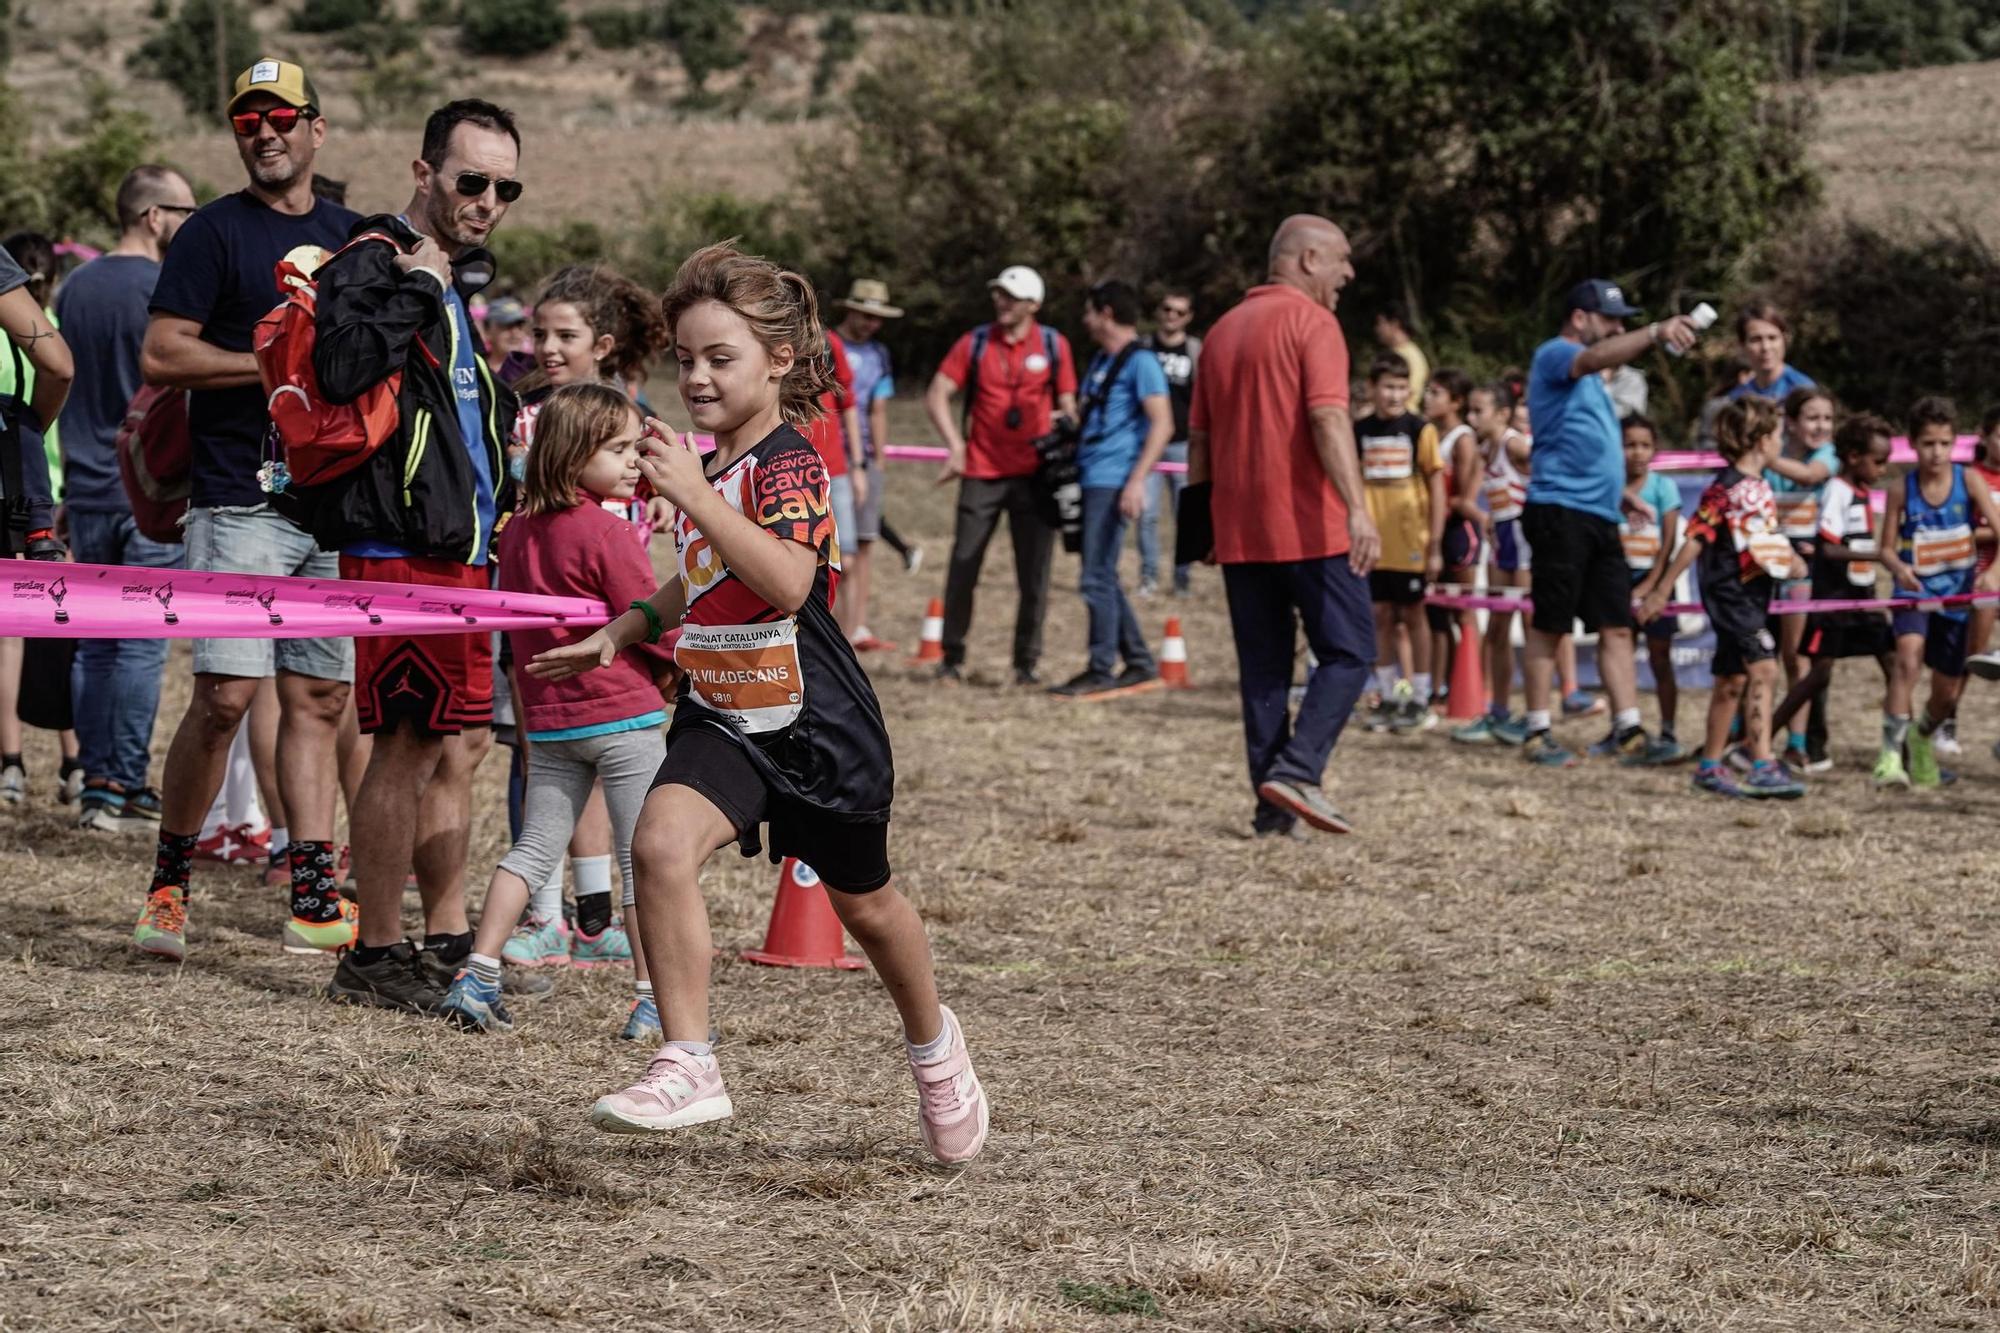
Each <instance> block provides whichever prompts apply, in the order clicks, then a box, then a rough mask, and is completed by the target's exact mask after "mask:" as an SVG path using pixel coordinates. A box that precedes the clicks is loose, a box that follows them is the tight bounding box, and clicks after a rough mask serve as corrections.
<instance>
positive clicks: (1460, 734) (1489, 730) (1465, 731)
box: [1451, 713, 1499, 745]
mask: <svg viewBox="0 0 2000 1333" xmlns="http://www.w3.org/2000/svg"><path fill="white" fill-rule="evenodd" d="M1495 721H1496V719H1495V718H1494V717H1493V715H1492V714H1490V713H1488V714H1486V715H1485V716H1483V717H1476V718H1474V719H1473V720H1472V721H1470V722H1468V723H1466V724H1465V725H1464V726H1462V727H1453V728H1452V729H1451V738H1452V739H1453V740H1454V741H1457V742H1458V743H1459V744H1460V745H1497V744H1499V742H1498V741H1496V740H1495V739H1494V738H1493V727H1494V724H1495Z"/></svg>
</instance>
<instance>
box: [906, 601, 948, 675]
mask: <svg viewBox="0 0 2000 1333" xmlns="http://www.w3.org/2000/svg"><path fill="white" fill-rule="evenodd" d="M910 660H911V661H912V662H942V661H944V603H943V602H941V601H939V600H938V599H937V598H935V597H933V598H931V604H930V605H929V606H927V607H925V608H924V629H923V634H922V636H921V637H920V638H919V640H918V642H917V655H916V656H915V657H913V658H911V659H910Z"/></svg>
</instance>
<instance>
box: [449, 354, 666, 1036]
mask: <svg viewBox="0 0 2000 1333" xmlns="http://www.w3.org/2000/svg"><path fill="white" fill-rule="evenodd" d="M640 431H641V426H640V420H639V413H638V410H637V409H636V408H634V407H633V406H632V403H631V400H629V399H628V398H626V396H625V393H624V390H623V389H620V388H614V387H613V386H611V385H608V384H595V383H584V384H571V385H567V386H565V387H563V388H560V389H557V390H556V391H555V392H553V393H551V394H549V395H547V396H546V397H545V398H544V399H543V401H542V412H541V420H540V422H539V423H538V426H537V431H536V434H537V436H538V438H537V440H536V442H535V448H534V450H533V452H532V453H530V454H529V455H528V471H527V478H526V481H525V483H524V485H523V487H522V498H521V505H520V508H519V509H518V510H517V511H516V512H515V514H514V517H513V519H512V520H511V521H509V522H508V524H507V526H506V527H505V528H503V529H502V530H501V533H500V586H501V587H502V588H504V589H516V590H519V591H522V592H536V593H548V594H553V595H556V596H562V597H588V598H591V599H593V600H597V601H603V602H609V603H610V604H611V605H613V606H624V605H627V604H628V603H630V602H631V600H632V599H633V598H634V597H645V596H649V595H651V593H652V591H653V586H654V584H653V570H652V565H651V563H650V562H649V561H648V560H647V559H646V553H645V550H644V549H643V548H641V547H640V545H639V544H638V543H637V542H635V541H633V540H632V525H631V524H630V523H628V522H626V521H625V520H624V519H622V518H619V517H618V516H617V515H615V514H613V513H611V512H609V511H608V510H607V509H606V508H605V502H607V501H626V500H630V499H631V498H632V494H633V492H634V491H635V490H637V489H638V485H639V449H638V444H639V436H640ZM508 637H509V639H511V640H512V643H513V649H514V657H515V660H516V661H527V660H529V659H531V658H532V657H533V656H534V655H535V654H536V653H538V652H540V651H542V650H544V649H548V648H554V647H555V646H556V645H557V644H559V643H560V642H561V641H562V640H563V639H564V638H565V637H567V635H566V632H565V631H563V630H561V629H535V630H514V631H511V632H510V633H509V635H508ZM672 670H673V659H672V657H671V656H670V655H669V653H668V652H667V650H665V649H663V648H657V647H648V646H646V645H643V644H635V645H633V646H632V647H630V648H629V649H628V650H626V651H625V652H623V653H620V654H618V655H617V657H616V658H615V660H613V661H611V662H607V663H606V669H605V670H604V671H602V672H599V673H597V674H595V675H591V676H588V677H578V678H575V679H568V680H551V679H544V678H540V677H537V676H534V675H532V674H531V675H527V676H524V677H523V679H522V681H521V693H520V696H519V698H517V699H516V700H515V707H516V709H517V710H518V713H519V717H520V722H519V726H520V729H521V731H522V732H523V734H525V735H526V736H527V738H528V740H529V741H530V742H532V746H531V748H530V750H529V757H528V780H527V791H526V794H525V797H524V799H523V802H522V817H521V834H520V836H519V837H518V838H517V839H515V842H514V846H513V849H512V850H511V851H509V852H508V853H507V855H506V856H505V857H503V858H502V859H501V862H500V865H499V868H498V869H496V870H495V871H494V872H493V882H492V883H491V884H490V885H489V886H488V887H487V890H486V905H485V908H484V909H483V910H482V912H481V913H480V918H479V934H478V936H477V938H476V939H474V941H473V944H472V954H471V957H470V958H469V959H468V960H467V962H466V965H465V967H464V968H463V969H461V970H460V972H459V973H458V975H457V977H455V978H454V979H453V980H452V983H451V989H450V990H449V991H447V992H446V993H445V997H444V1004H443V1006H442V1012H443V1014H444V1016H445V1017H446V1018H448V1019H450V1020H452V1021H453V1022H455V1023H457V1024H458V1025H459V1026H461V1027H466V1028H472V1029H475V1030H478V1031H488V1032H506V1031H510V1030H511V1029H512V1028H513V1026H514V1024H513V1018H512V1016H511V1015H509V1014H508V1012H507V1009H506V1006H505V1005H503V1004H502V1003H501V1000H500V963H501V958H502V950H503V948H504V947H505V946H506V944H507V943H508V936H509V934H510V933H511V932H512V931H513V928H514V923H515V922H517V921H519V920H520V919H521V913H522V910H523V909H525V908H526V907H527V906H528V896H529V888H530V886H531V885H541V884H545V883H547V882H548V879H549V875H550V873H551V872H552V871H555V870H556V869H557V868H558V867H559V866H560V864H561V861H562V851H563V846H564V844H565V843H567V842H569V840H570V835H571V833H572V831H573V830H574V829H575V828H576V827H577V821H578V819H579V818H580V817H581V816H582V814H583V809H584V804H585V802H586V801H588V800H590V798H591V794H592V791H593V789H594V788H595V787H596V786H597V784H599V783H600V782H601V783H602V784H603V792H604V800H605V802H606V804H607V805H608V807H609V810H610V817H611V833H612V837H613V839H614V841H615V843H616V846H617V849H618V860H619V867H620V869H621V870H622V872H623V873H624V876H625V893H624V898H625V910H626V912H627V913H630V912H631V911H632V903H633V892H632V888H633V883H634V881H633V878H632V829H633V826H634V825H635V824H637V822H638V819H639V808H640V806H641V805H643V804H644V803H645V800H646V793H647V791H648V790H649V789H650V787H651V785H652V779H653V774H654V773H655V772H656V771H657V770H658V769H659V766H660V761H661V759H662V758H664V757H665V755H666V744H665V742H664V741H663V740H662V739H661V735H660V727H661V725H662V724H663V723H665V722H666V720H667V715H666V710H665V707H664V700H663V699H662V698H661V697H660V687H659V684H658V683H656V682H657V681H659V680H661V679H664V678H666V677H667V676H669V675H670V674H671V672H672ZM585 906H586V904H585V903H584V901H583V899H582V898H581V897H579V899H578V904H577V912H578V930H579V932H580V933H581V932H582V930H583V925H584V923H583V920H582V917H583V913H584V910H585ZM604 910H605V912H606V914H607V915H608V913H609V904H608V902H607V903H606V904H605V905H604ZM628 921H629V917H628ZM608 928H609V926H608V923H607V925H606V926H602V927H599V928H598V933H599V934H602V933H603V932H604V931H605V930H607V929H608ZM633 961H634V963H635V964H636V965H637V971H638V993H637V995H636V996H635V997H634V999H633V1001H632V1011H631V1013H630V1015H629V1016H628V1018H627V1021H626V1031H625V1035H626V1036H627V1037H628V1038H637V1037H640V1036H642V1035H652V1036H657V1035H658V1033H659V1028H660V1020H659V1013H658V1010H657V1007H656V1005H655V1004H654V1000H653V988H652V984H651V983H650V982H649V981H648V979H647V975H646V968H645V959H644V957H643V955H638V954H636V951H635V956H634V959H633Z"/></svg>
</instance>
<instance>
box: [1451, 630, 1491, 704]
mask: <svg viewBox="0 0 2000 1333" xmlns="http://www.w3.org/2000/svg"><path fill="white" fill-rule="evenodd" d="M1485 647H1486V636H1485V635H1483V634H1481V633H1480V632H1479V613H1478V612H1476V611H1461V612H1459V613H1458V651H1456V652H1454V653H1453V654H1452V655H1451V699H1450V701H1449V702H1448V703H1447V704H1446V706H1445V716H1447V717H1449V718H1450V719H1451V720H1452V721H1454V722H1470V721H1473V720H1474V719H1476V718H1478V717H1480V716H1481V715H1483V714H1484V713H1485V712H1486V673H1485V672H1484V671H1483V670H1482V669H1481V668H1480V659H1481V658H1482V657H1484V656H1485Z"/></svg>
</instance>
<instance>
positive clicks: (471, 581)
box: [308, 98, 521, 1012]
mask: <svg viewBox="0 0 2000 1333" xmlns="http://www.w3.org/2000/svg"><path fill="white" fill-rule="evenodd" d="M520 157H521V136H520V133H519V132H518V131H517V130H516V129H515V127H514V118H513V116H512V115H511V114H510V113H508V112H507V111H505V110H503V109H502V108H500V107H497V106H495V105H493V104H492V103H491V102H484V101H479V100H477V99H470V98H468V99H465V100H462V101H457V102H452V103H450V104H449V105H447V106H444V107H442V108H440V109H439V110H437V111H434V112H432V113H431V116H430V119H429V121H428V122H427V123H426V124H425V126H424V140H423V149H422V152H421V153H420V155H419V156H418V157H417V159H416V161H415V162H413V163H412V164H411V170H412V173H413V175H414V177H415V181H416V189H415V191H414V193H413V194H412V196H411V198H410V203H409V207H408V208H406V209H405V210H404V211H403V212H402V213H401V214H400V215H389V214H385V215H382V216H379V217H373V218H370V219H368V221H367V222H365V223H363V224H362V227H361V231H363V232H373V231H380V232H383V233H386V234H387V235H389V236H391V237H393V238H394V239H395V241H396V245H394V246H389V245H384V244H380V243H374V244H366V245H357V246H355V247H353V248H352V249H350V250H348V251H346V252H345V253H343V254H341V255H339V256H338V257H336V258H335V259H333V260H332V261H331V262H329V263H328V264H327V265H326V267H325V268H323V269H322V270H320V274H319V280H318V287H319V310H318V316H317V331H318V338H317V341H316V343H315V346H314V353H313V368H314V370H315V371H316V372H317V373H318V376H319V384H320V389H321V391H322V392H323V393H325V394H326V396H327V397H328V398H329V399H330V400H332V401H333V402H336V403H338V402H348V401H351V400H353V399H354V398H357V397H359V396H360V395H361V394H362V393H363V392H364V391H365V390H367V389H368V388H370V387H371V386H373V385H375V384H379V383H381V382H382V381H383V380H385V379H387V378H388V377H389V376H391V375H394V374H400V375H401V376H402V381H401V388H400V390H399V391H398V394H397V399H396V405H397V409H398V425H397V431H396V434H395V435H394V436H392V437H391V438H390V439H389V440H388V441H387V442H386V443H384V444H383V445H382V447H381V449H380V450H378V451H377V452H376V453H375V455H374V456H373V457H372V458H370V459H369V460H368V461H367V462H366V463H363V464H362V465H361V466H360V467H359V468H356V469H355V470H354V471H353V472H350V473H348V474H347V475H346V476H344V477H340V478H338V479H337V480H335V481H332V482H330V483H328V484H327V485H325V486H320V487H315V488H313V490H312V491H311V492H309V493H308V500H309V506H310V509H311V518H310V520H309V521H310V523H311V526H312V529H313V534H314V536H316V537H317V538H318V539H319V541H320V544H321V545H323V546H326V547H329V548H338V549H339V551H340V553H341V555H340V572H341V575H342V577H344V578H350V579H370V580H376V581H385V582H392V583H406V584H421V585H423V586H426V587H434V588H436V589H438V594H437V595H438V598H439V600H440V601H446V602H448V601H450V600H451V597H452V594H453V592H454V591H457V590H464V589H479V588H485V587H487V586H489V575H488V570H487V555H488V551H489V550H490V548H491V544H492V540H493V530H494V528H495V526H496V525H497V523H498V521H499V518H500V510H501V501H502V498H503V497H502V496H501V494H500V491H501V488H502V485H503V483H504V482H505V481H506V477H507V468H506V463H505V457H506V455H505V448H506V440H505V436H504V433H503V432H504V431H505V430H506V429H507V428H508V427H510V426H511V425H512V424H513V420H514V416H515V413H516V411H517V410H518V402H517V400H516V399H515V397H514V393H513V391H512V390H511V389H509V388H507V387H506V386H505V385H503V384H501V383H500V382H499V381H498V380H497V379H496V378H495V377H494V375H493V372H492V367H491V366H490V365H489V364H488V362H487V359H486V347H485V343H484V340H483V339H482V338H481V337H480V335H479V330H478V327H477V325H475V324H474V323H473V321H472V319H471V317H470V315H469V313H468V306H469V303H470V301H471V298H472V297H473V296H474V295H475V294H476V293H477V292H479V291H480V290H481V289H482V288H484V287H485V285H486V284H487V283H488V282H490V281H491V280H492V277H493V256H492V254H491V252H489V251H488V250H486V249H485V248H484V247H485V244H486V241H487V238H488V237H490V236H491V235H492V234H493V229H494V228H495V227H497V226H498V225H499V224H500V220H501V219H502V218H503V217H505V216H506V214H507V207H508V205H509V204H511V203H513V202H514V201H515V200H516V199H518V198H520V196H521V182H520V181H519V180H518V179H517V178H516V175H515V173H516V170H517V168H518V167H519V164H520ZM355 686H356V688H355V696H354V701H355V712H356V714H357V715H358V717H359V719H360V723H361V730H362V732H363V733H364V734H366V735H368V736H370V737H372V738H373V741H372V752H371V754H370V755H369V759H368V770H367V773H366V774H365V775H364V776H363V778H362V780H361V788H360V791H359V792H358V793H356V796H355V800H354V809H353V820H354V825H355V827H356V828H358V829H363V830H366V832H365V834H364V835H363V836H361V837H358V838H356V839H355V843H354V873H355V880H356V882H357V884H358V886H359V890H360V903H361V923H360V943H359V945H358V946H357V947H356V948H355V949H354V950H353V951H352V952H350V953H349V954H347V955H346V956H345V957H344V958H343V959H342V960H341V962H340V965H339V967H338V968H337V969H336V970H335V972H334V977H333V982H332V984H331V986H330V987H329V988H328V993H329V994H330V995H331V996H332V997H333V998H334V999H337V1000H342V1001H346V1002H348V1003H354V1004H369V1005H377V1006H381V1007H385V1008H393V1009H404V1010H413V1011H416V1012H430V1011H432V1010H434V1009H435V1008H436V1007H437V1005H438V1002H439V1001H441V1000H442V999H443V998H444V992H443V989H442V987H443V986H444V985H445V984H448V983H449V982H450V980H451V974H452V971H453V970H454V969H455V968H456V967H457V966H458V965H459V964H460V963H462V962H463V961H464V959H465V957H466V955H467V954H469V953H470V952H471V948H472V934H471V930H470V928H469V926H468V923H467V921H466V915H465V860H466V853H467V842H468V834H469V832H470V828H471V815H472V775H473V772H474V770H475V769H476V768H477V767H478V766H479V761H480V759H481V758H483V757H484V755H485V753H486V750H487V748H488V745H489V743H490V739H491V735H492V732H491V728H492V723H493V640H492V636H491V635H490V634H489V633H487V632H485V631H483V630H482V631H477V632H474V633H469V634H429V635H423V636H420V637H412V638H395V637H371V638H364V639H361V640H359V641H358V642H357V643H356V645H355ZM412 868H414V869H415V871H416V875H417V886H418V888H419V890H420V891H421V892H422V895H423V903H424V920H425V937H424V947H423V949H422V950H418V949H415V948H413V947H412V946H411V944H410V943H409V942H408V941H407V940H405V939H404V938H403V920H402V906H403V883H404V878H405V876H406V875H407V874H408V873H409V872H410V870H411V869H412Z"/></svg>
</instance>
